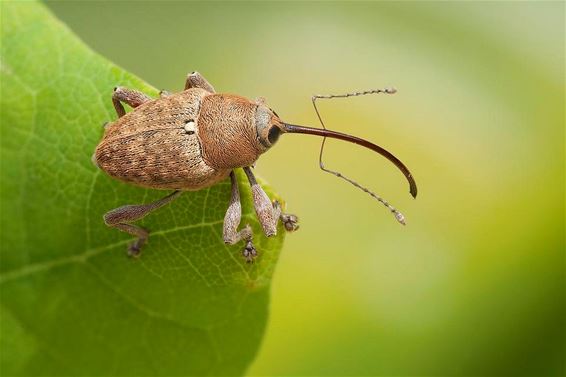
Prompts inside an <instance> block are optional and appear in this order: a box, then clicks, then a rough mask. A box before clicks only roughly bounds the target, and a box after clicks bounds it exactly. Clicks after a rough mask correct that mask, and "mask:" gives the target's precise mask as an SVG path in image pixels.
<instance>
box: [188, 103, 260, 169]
mask: <svg viewBox="0 0 566 377" xmlns="http://www.w3.org/2000/svg"><path fill="white" fill-rule="evenodd" d="M257 108H258V105H257V104H256V103H254V102H252V101H250V100H248V99H247V98H244V97H240V96H236V95H228V94H213V95H209V96H206V97H205V98H204V99H203V100H202V104H201V108H200V112H199V116H198V122H197V129H198V130H197V135H198V137H199V139H200V141H201V148H202V156H203V158H204V160H205V161H206V162H207V163H208V164H209V165H210V166H211V167H213V168H217V169H227V168H230V169H231V168H237V167H244V166H250V165H253V163H254V162H255V161H256V160H257V159H258V157H259V155H260V154H261V153H263V152H264V151H265V150H266V149H267V148H265V146H263V145H262V144H261V143H260V142H259V140H258V136H257V128H256V124H255V123H256V111H257Z"/></svg>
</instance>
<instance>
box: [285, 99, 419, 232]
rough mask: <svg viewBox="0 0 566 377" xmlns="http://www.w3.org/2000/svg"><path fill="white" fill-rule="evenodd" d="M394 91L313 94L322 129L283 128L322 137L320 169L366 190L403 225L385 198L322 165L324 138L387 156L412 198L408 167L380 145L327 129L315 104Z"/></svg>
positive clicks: (414, 187) (414, 191)
mask: <svg viewBox="0 0 566 377" xmlns="http://www.w3.org/2000/svg"><path fill="white" fill-rule="evenodd" d="M395 92H396V90H395V89H394V88H387V89H372V90H367V91H361V92H354V93H347V94H338V95H332V94H331V95H315V96H313V97H312V103H313V106H314V109H315V112H316V115H317V117H318V119H319V121H320V124H321V125H322V129H320V128H312V127H304V126H298V125H293V124H288V123H285V130H286V131H287V132H289V133H302V134H310V135H317V136H322V137H323V139H322V144H321V146H320V154H319V166H320V169H321V170H323V171H325V172H327V173H330V174H332V175H334V176H336V177H338V178H342V179H344V180H345V181H346V182H349V183H350V184H352V185H354V186H355V187H357V188H359V189H360V190H362V191H364V192H366V193H367V194H369V195H370V196H372V197H373V198H374V199H376V200H377V201H379V202H380V203H381V204H383V205H384V206H385V207H387V208H388V209H389V210H390V211H391V212H392V213H393V215H394V216H395V218H396V219H397V221H399V222H400V223H401V224H403V225H405V217H404V216H403V214H402V213H401V212H399V211H398V210H397V209H395V208H394V207H393V206H392V205H391V204H389V203H388V202H387V201H386V200H385V199H383V198H381V197H380V196H378V195H376V194H375V193H374V192H372V191H370V190H369V189H367V188H366V187H364V186H362V185H360V184H359V183H357V182H356V181H354V180H352V179H350V178H348V177H346V176H344V175H343V174H342V173H340V172H337V171H334V170H330V169H327V168H326V167H325V166H324V162H323V161H322V156H323V152H324V145H325V142H326V138H327V137H331V138H335V139H340V140H344V141H348V142H351V143H355V144H359V145H361V146H364V147H366V148H369V149H371V150H373V151H374V152H377V153H379V154H381V155H382V156H384V157H385V158H387V159H388V160H389V161H391V162H392V163H393V164H394V165H395V166H397V168H399V170H401V172H402V173H403V174H404V175H405V177H406V178H407V180H408V181H409V187H410V190H409V192H410V193H411V195H412V196H413V197H414V198H416V196H417V185H416V182H415V180H414V178H413V176H412V174H411V172H410V171H409V169H408V168H407V167H406V166H405V165H404V164H403V163H402V162H401V161H400V160H399V159H398V158H397V157H395V156H394V155H393V154H391V153H390V152H388V151H387V150H385V149H383V148H382V147H380V146H378V145H376V144H373V143H371V142H369V141H367V140H364V139H361V138H358V137H356V136H352V135H348V134H343V133H341V132H336V131H331V130H328V129H327V128H326V127H325V126H324V121H323V120H322V117H321V115H320V112H319V111H318V108H317V106H316V100H317V99H319V98H321V99H322V98H324V99H331V98H347V97H354V96H361V95H366V94H377V93H386V94H393V93H395Z"/></svg>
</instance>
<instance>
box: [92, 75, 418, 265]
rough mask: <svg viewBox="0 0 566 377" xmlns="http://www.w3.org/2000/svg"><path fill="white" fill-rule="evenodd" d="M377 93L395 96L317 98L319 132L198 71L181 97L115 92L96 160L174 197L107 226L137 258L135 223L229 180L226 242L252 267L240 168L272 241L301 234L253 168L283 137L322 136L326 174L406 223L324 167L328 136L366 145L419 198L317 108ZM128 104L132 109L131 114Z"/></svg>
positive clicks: (120, 212)
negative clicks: (222, 88)
mask: <svg viewBox="0 0 566 377" xmlns="http://www.w3.org/2000/svg"><path fill="white" fill-rule="evenodd" d="M374 93H386V94H392V93H395V90H394V89H375V90H369V91H365V92H356V93H348V94H343V95H328V96H313V97H312V102H313V105H314V108H315V111H316V114H317V116H318V118H319V120H320V122H321V124H322V127H323V128H322V129H321V128H312V127H305V126H298V125H294V124H290V123H286V122H283V121H282V120H281V119H280V118H279V116H278V115H277V113H275V112H274V111H273V110H272V109H270V108H269V107H268V106H267V105H266V104H265V103H264V101H263V99H258V100H255V101H252V100H249V99H247V98H244V97H241V96H238V95H234V94H220V93H216V92H215V91H214V88H213V87H212V85H210V84H209V83H208V81H207V80H206V79H205V78H204V77H203V76H202V75H200V74H199V73H198V72H193V73H191V74H189V75H188V76H187V80H186V83H185V90H184V91H182V92H180V93H175V94H169V93H167V92H164V91H162V92H161V93H160V98H158V99H152V98H150V97H148V96H147V95H145V94H143V93H141V92H139V91H136V90H132V89H127V88H123V87H116V88H114V93H113V94H112V103H113V104H114V107H115V109H116V112H117V113H118V119H117V120H116V121H115V122H111V123H107V124H106V126H105V131H104V136H103V138H102V140H101V141H100V143H99V144H98V146H97V147H96V151H95V153H94V155H93V162H94V163H95V164H96V166H98V167H99V168H100V169H102V170H103V171H104V172H106V173H107V174H108V175H110V176H111V177H113V178H116V179H119V180H121V181H124V182H127V183H131V184H135V185H138V186H142V187H146V188H153V189H161V190H173V192H172V193H170V194H169V195H167V196H165V197H164V198H162V199H160V200H157V201H155V202H153V203H149V204H143V205H126V206H122V207H119V208H116V209H113V210H111V211H109V212H108V213H106V214H105V215H104V222H105V223H106V224H107V225H108V226H111V227H114V228H118V229H120V230H122V231H124V232H127V233H130V234H131V235H133V236H136V237H137V239H136V240H135V241H134V242H133V243H132V244H131V245H129V247H128V252H129V254H130V255H131V256H137V255H139V253H140V250H141V248H142V246H143V245H144V243H145V242H146V241H147V238H148V235H149V232H148V231H147V230H146V229H144V228H142V227H140V226H137V225H133V224H132V222H134V221H136V220H139V219H141V218H143V217H144V216H146V215H147V214H148V213H149V212H151V211H153V210H156V209H158V208H161V207H163V206H164V205H166V204H167V203H169V202H171V201H172V200H174V199H175V198H177V197H179V195H181V193H182V192H183V191H195V190H200V189H203V188H206V187H209V186H212V185H214V184H216V183H218V182H219V181H222V180H224V179H226V178H227V177H230V180H231V185H232V189H231V198H230V202H229V205H228V210H227V212H226V215H225V217H224V230H223V238H224V242H225V243H227V244H235V243H237V242H239V241H244V242H245V247H244V249H243V251H242V254H243V256H244V257H245V259H246V261H248V262H251V261H253V259H254V258H255V257H256V256H257V251H256V249H255V248H254V245H253V243H252V231H251V228H250V226H249V225H246V226H245V227H244V228H243V229H241V230H239V231H238V227H239V225H240V219H241V215H242V213H241V212H242V207H241V204H240V194H239V190H238V182H237V180H236V176H235V174H234V169H236V168H243V170H244V172H245V173H246V176H247V178H248V181H249V183H250V185H251V192H252V197H253V204H254V207H255V211H256V214H257V217H258V219H259V222H260V224H261V226H262V228H263V231H264V233H265V235H266V236H267V237H270V236H274V235H275V234H276V232H277V222H278V221H281V222H282V223H283V225H284V228H285V229H286V230H287V231H294V230H296V229H298V227H299V225H298V219H297V217H296V216H295V215H291V214H286V213H283V212H282V211H281V208H280V205H279V203H278V202H277V201H273V202H271V200H270V199H269V197H268V196H267V194H266V193H265V192H264V191H263V189H262V188H261V186H260V185H259V184H258V183H257V181H256V179H255V177H254V174H253V172H252V170H251V167H252V166H253V165H254V163H255V162H256V160H257V159H258V158H259V156H260V155H261V154H262V153H264V152H266V151H267V150H268V149H269V148H271V147H272V146H273V145H274V144H275V143H276V142H277V140H278V138H279V136H280V135H281V134H283V133H299V134H310V135H317V136H321V137H323V142H322V146H321V151H320V159H319V163H320V168H321V169H323V170H324V171H326V172H329V173H331V174H334V175H336V176H337V177H340V178H342V179H345V180H346V181H348V182H349V183H351V184H353V185H354V186H356V187H358V188H360V189H362V190H363V191H365V192H367V193H369V194H370V195H371V196H372V197H374V198H375V199H377V200H378V201H379V202H381V203H382V204H383V205H385V206H386V207H387V208H389V210H390V211H391V212H392V213H393V214H394V215H395V217H396V219H397V220H398V221H399V222H400V223H402V224H404V223H405V219H404V217H403V215H402V214H401V213H400V212H398V211H397V210H396V209H395V208H393V207H392V206H391V205H390V204H389V203H387V202H386V201H385V200H383V199H382V198H380V197H379V196H377V195H376V194H374V193H373V192H371V191H369V190H368V189H366V188H365V187H362V186H361V185H359V184H358V183H356V182H354V181H353V180H351V179H349V178H347V177H345V176H344V175H342V174H341V173H339V172H336V171H332V170H329V169H327V168H325V166H324V164H323V162H322V152H323V148H324V141H325V140H326V137H331V138H336V139H341V140H345V141H348V142H352V143H356V144H359V145H362V146H364V147H366V148H369V149H371V150H373V151H375V152H377V153H379V154H381V155H383V156H384V157H386V158H387V159H389V160H390V161H391V162H393V163H394V164H395V165H396V166H397V167H398V168H399V169H400V170H401V171H402V172H403V174H404V175H405V177H406V178H407V180H408V181H409V186H410V193H411V195H412V196H413V197H416V195H417V186H416V183H415V181H414V179H413V177H412V175H411V173H410V172H409V170H408V169H407V168H406V167H405V165H404V164H403V163H402V162H401V161H399V160H398V159H397V158H396V157H395V156H393V155H392V154H391V153H389V152H388V151H386V150H385V149H383V148H381V147H379V146H377V145H375V144H373V143H371V142H369V141H367V140H364V139H360V138H358V137H355V136H351V135H347V134H343V133H340V132H335V131H330V130H327V129H326V128H325V127H324V123H323V121H322V118H321V116H320V113H319V111H318V109H317V107H316V99H319V98H341V97H342V98H343V97H351V96H358V95H365V94H374ZM122 102H123V103H126V104H127V105H129V106H130V107H132V108H133V110H132V111H130V112H129V113H127V114H126V111H125V110H124V107H123V105H122Z"/></svg>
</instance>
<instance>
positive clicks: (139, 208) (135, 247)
mask: <svg viewBox="0 0 566 377" xmlns="http://www.w3.org/2000/svg"><path fill="white" fill-rule="evenodd" d="M182 193H183V192H182V191H179V190H177V191H173V192H172V193H171V194H169V195H167V196H166V197H164V198H161V199H159V200H156V201H155V202H152V203H149V204H139V205H125V206H122V207H119V208H115V209H113V210H111V211H108V212H107V213H106V214H105V215H104V222H105V223H106V225H108V226H111V227H114V228H117V229H120V230H121V231H123V232H126V233H130V234H131V235H133V236H136V237H138V238H137V240H135V241H134V242H132V243H131V244H130V245H129V246H128V254H129V255H130V256H133V257H136V256H138V255H139V254H140V251H141V248H142V247H143V245H144V244H145V243H146V241H147V238H148V236H149V231H148V230H147V229H144V228H142V227H141V226H137V225H133V224H130V223H131V222H134V221H136V220H140V219H142V218H143V217H145V216H146V215H147V214H148V213H150V212H151V211H154V210H156V209H158V208H161V207H163V206H164V205H166V204H167V203H169V202H171V201H172V200H174V199H176V198H177V197H179V195H181V194H182Z"/></svg>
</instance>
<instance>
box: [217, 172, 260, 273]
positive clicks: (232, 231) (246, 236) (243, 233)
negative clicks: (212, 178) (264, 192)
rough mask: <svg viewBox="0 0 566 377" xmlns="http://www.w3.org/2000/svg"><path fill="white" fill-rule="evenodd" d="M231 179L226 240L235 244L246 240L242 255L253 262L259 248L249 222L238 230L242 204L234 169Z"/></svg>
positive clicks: (226, 218)
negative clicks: (255, 245) (253, 239)
mask: <svg viewBox="0 0 566 377" xmlns="http://www.w3.org/2000/svg"><path fill="white" fill-rule="evenodd" d="M230 181H231V183H232V196H231V197H230V204H229V205H228V210H227V211H226V215H225V216H224V231H223V238H224V242H225V243H227V244H230V245H233V244H235V243H237V242H240V241H242V240H244V241H245V242H246V246H245V247H244V250H242V255H243V256H244V258H246V261H247V262H248V263H251V262H253V260H254V258H255V257H256V256H257V250H256V249H255V247H254V245H253V243H252V235H253V234H252V228H251V227H250V226H249V224H247V225H246V226H245V227H244V229H242V230H240V231H239V232H238V226H239V225H240V220H241V219H242V204H241V203H240V191H239V190H238V180H237V179H236V174H235V173H234V171H232V172H230Z"/></svg>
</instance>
